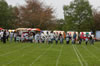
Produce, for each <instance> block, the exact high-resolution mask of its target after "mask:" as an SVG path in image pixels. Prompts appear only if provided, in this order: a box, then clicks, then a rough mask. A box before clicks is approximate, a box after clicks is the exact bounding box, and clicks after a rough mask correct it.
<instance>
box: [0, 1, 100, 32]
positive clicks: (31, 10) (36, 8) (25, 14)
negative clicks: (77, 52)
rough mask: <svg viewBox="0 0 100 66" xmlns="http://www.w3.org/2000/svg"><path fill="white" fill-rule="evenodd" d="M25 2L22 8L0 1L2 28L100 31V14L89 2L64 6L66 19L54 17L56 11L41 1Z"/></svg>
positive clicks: (74, 2) (77, 2) (0, 22)
mask: <svg viewBox="0 0 100 66" xmlns="http://www.w3.org/2000/svg"><path fill="white" fill-rule="evenodd" d="M25 2H26V4H24V5H21V6H20V5H19V6H11V5H8V3H7V2H6V1H5V0H0V27H2V28H5V29H15V28H19V27H23V28H40V29H43V30H64V31H78V32H80V31H94V32H95V31H96V30H100V28H99V27H100V12H99V11H97V10H95V9H92V6H91V5H90V3H89V1H88V0H73V1H71V2H70V5H64V7H63V10H64V19H57V18H56V17H55V16H54V15H53V14H54V12H55V11H54V9H53V8H52V7H51V6H48V5H45V4H44V3H43V2H41V1H40V0H25ZM66 2H67V1H66Z"/></svg>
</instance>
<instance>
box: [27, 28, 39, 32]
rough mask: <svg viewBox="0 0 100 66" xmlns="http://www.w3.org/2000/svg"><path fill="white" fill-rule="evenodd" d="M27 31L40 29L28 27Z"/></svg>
mask: <svg viewBox="0 0 100 66" xmlns="http://www.w3.org/2000/svg"><path fill="white" fill-rule="evenodd" d="M27 30H28V31H41V30H40V29H39V28H28V29H27Z"/></svg>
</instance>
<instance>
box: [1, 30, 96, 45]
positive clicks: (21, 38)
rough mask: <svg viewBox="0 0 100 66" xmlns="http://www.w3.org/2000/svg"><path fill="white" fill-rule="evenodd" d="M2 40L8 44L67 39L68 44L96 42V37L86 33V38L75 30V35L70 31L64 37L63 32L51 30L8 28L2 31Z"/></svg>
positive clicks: (54, 41) (60, 41) (50, 41)
mask: <svg viewBox="0 0 100 66" xmlns="http://www.w3.org/2000/svg"><path fill="white" fill-rule="evenodd" d="M0 41H1V42H3V43H4V44H6V42H7V41H9V42H12V41H14V42H23V43H24V42H30V43H47V44H53V43H56V44H59V43H60V44H63V43H64V42H65V41H66V44H70V43H72V44H81V43H82V42H85V44H86V45H87V44H94V42H95V39H94V38H93V36H92V35H86V38H85V39H83V38H81V36H80V35H78V37H77V34H76V32H74V34H73V36H72V35H71V34H69V33H66V36H65V37H64V36H63V34H61V33H60V34H59V33H54V32H53V31H51V32H50V33H48V32H47V33H46V34H44V32H29V33H20V32H9V31H8V30H5V31H2V30H1V31H0Z"/></svg>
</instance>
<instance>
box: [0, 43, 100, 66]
mask: <svg viewBox="0 0 100 66" xmlns="http://www.w3.org/2000/svg"><path fill="white" fill-rule="evenodd" d="M0 66H100V42H96V43H95V45H89V44H88V45H87V46H86V45H85V43H82V45H78V44H76V45H72V44H69V45H66V44H63V45H61V44H58V45H56V44H35V43H14V42H12V43H10V42H7V44H2V43H1V42H0Z"/></svg>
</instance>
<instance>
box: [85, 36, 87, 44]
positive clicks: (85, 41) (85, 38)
mask: <svg viewBox="0 0 100 66" xmlns="http://www.w3.org/2000/svg"><path fill="white" fill-rule="evenodd" d="M85 44H86V45H87V44H88V38H87V37H86V38H85Z"/></svg>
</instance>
